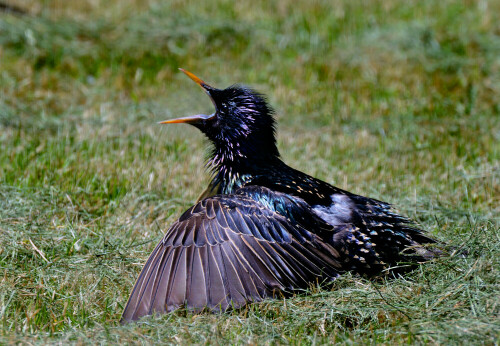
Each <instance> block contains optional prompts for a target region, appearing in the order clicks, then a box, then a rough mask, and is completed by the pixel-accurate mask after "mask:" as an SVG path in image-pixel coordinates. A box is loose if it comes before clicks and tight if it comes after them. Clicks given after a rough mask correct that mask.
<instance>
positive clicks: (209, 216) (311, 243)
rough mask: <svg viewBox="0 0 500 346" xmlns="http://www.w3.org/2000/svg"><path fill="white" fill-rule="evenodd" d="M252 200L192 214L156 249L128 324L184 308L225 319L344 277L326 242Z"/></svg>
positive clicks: (126, 316)
mask: <svg viewBox="0 0 500 346" xmlns="http://www.w3.org/2000/svg"><path fill="white" fill-rule="evenodd" d="M306 227H314V225H300V224H296V223H293V224H292V222H291V221H290V220H289V219H288V218H287V217H285V216H283V215H281V214H279V213H278V212H277V211H275V210H272V209H271V208H270V207H269V206H265V205H262V204H260V203H259V201H258V200H255V199H252V198H250V197H248V196H245V195H241V194H238V195H217V196H214V197H210V198H207V199H205V200H202V201H201V202H198V203H197V204H196V205H194V206H193V207H192V208H190V209H188V210H187V211H186V212H185V213H184V214H183V215H182V216H181V217H180V218H179V220H178V221H176V222H175V223H174V224H173V225H172V227H171V228H170V229H169V230H168V231H167V232H166V235H165V237H164V238H163V240H162V241H161V242H160V244H158V246H157V247H156V248H155V249H154V251H153V253H152V254H151V256H150V258H149V259H148V261H147V262H146V265H145V266H144V268H143V270H142V272H141V274H140V275H139V278H138V280H137V282H136V284H135V286H134V289H133V291H132V294H131V296H130V298H129V301H128V303H127V306H126V307H125V311H124V313H123V316H122V321H130V320H136V319H139V318H140V317H142V316H145V315H150V314H154V313H164V312H166V311H172V310H175V309H177V308H179V307H181V306H185V307H186V308H187V309H190V310H193V311H201V310H203V309H205V308H208V309H211V310H215V311H219V310H221V311H225V310H227V309H229V308H231V307H235V308H238V307H241V306H244V305H245V304H247V303H249V302H253V301H260V300H262V299H264V298H268V297H273V296H275V295H276V294H277V293H278V292H281V291H284V290H292V289H299V288H304V287H306V285H307V284H308V283H309V282H315V281H316V280H318V278H321V277H329V278H334V277H336V276H337V273H338V269H339V265H338V262H337V260H336V258H335V256H336V253H335V251H332V249H330V248H329V247H328V246H329V245H328V244H326V243H325V242H324V241H323V240H322V239H321V238H320V237H318V236H316V235H314V234H312V233H311V232H309V231H308V230H306Z"/></svg>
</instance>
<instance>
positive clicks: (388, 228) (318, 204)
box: [122, 71, 438, 321]
mask: <svg viewBox="0 0 500 346" xmlns="http://www.w3.org/2000/svg"><path fill="white" fill-rule="evenodd" d="M184 72H185V73H186V74H188V76H190V77H191V78H192V79H193V80H194V81H195V82H196V83H198V84H199V85H200V86H202V87H203V89H204V90H205V91H206V92H207V94H208V95H209V96H210V98H211V99H212V102H213V104H214V106H215V108H216V109H215V112H214V114H212V115H197V116H192V117H186V118H180V119H174V120H169V121H165V122H163V123H180V122H184V123H190V124H192V125H194V126H196V127H197V128H198V129H200V130H201V131H202V132H203V133H204V134H205V135H206V136H207V137H208V139H209V140H210V141H211V142H212V144H213V148H212V151H211V152H210V158H209V161H208V166H209V167H210V169H211V170H212V172H213V179H212V181H211V183H210V185H209V188H208V189H207V192H206V193H204V194H203V195H202V197H201V200H199V201H198V202H197V203H196V204H195V205H194V206H192V207H191V208H189V209H188V210H187V211H186V212H185V213H184V214H183V215H182V216H181V217H180V218H179V220H177V221H176V222H175V223H174V224H173V225H172V226H171V227H170V228H169V229H168V230H167V232H166V234H165V237H164V238H163V240H162V241H161V242H160V243H159V244H158V245H157V246H156V248H155V249H154V251H153V253H152V254H151V256H150V258H149V259H148V261H147V263H146V265H145V266H144V269H143V270H142V272H141V274H140V276H139V278H138V280H137V282H136V284H135V286H134V289H133V291H132V293H131V296H130V298H129V301H128V303H127V306H126V308H125V311H124V313H123V317H122V320H123V321H131V320H136V319H138V318H140V317H142V316H145V315H150V314H153V313H164V312H167V311H172V310H175V309H177V308H179V307H183V306H184V307H186V308H187V309H189V310H193V311H201V310H204V309H208V310H214V311H225V310H227V309H229V308H238V307H241V306H244V305H245V304H247V303H249V302H255V301H260V300H262V299H264V298H270V297H275V296H276V295H281V294H287V293H290V292H293V291H295V290H297V289H303V288H307V287H308V285H310V284H311V283H317V282H325V281H326V282H327V281H331V280H334V279H335V278H336V277H338V275H340V274H342V273H343V272H346V271H354V272H357V273H360V274H365V275H369V276H373V275H378V274H380V273H381V272H382V271H383V270H384V269H387V268H390V267H391V266H394V265H396V264H398V263H400V262H409V263H416V262H419V261H424V260H426V259H429V258H432V257H434V256H435V254H437V253H438V251H434V250H431V249H429V248H427V247H426V246H425V244H430V243H434V242H435V241H434V240H433V239H431V238H429V237H427V236H426V235H424V234H423V232H422V231H421V230H419V229H417V228H415V226H414V225H413V224H412V222H411V221H410V220H408V219H407V218H405V217H403V216H400V215H398V214H397V213H396V212H395V211H394V210H393V209H392V207H391V206H390V205H389V204H388V203H385V202H382V201H379V200H376V199H372V198H367V197H363V196H359V195H355V194H353V193H350V192H347V191H344V190H341V189H339V188H337V187H335V186H332V185H330V184H328V183H326V182H324V181H321V180H319V179H316V178H313V177H311V176H309V175H307V174H305V173H302V172H300V171H298V170H295V169H293V168H291V167H289V166H287V165H286V164H285V163H284V162H283V161H282V160H281V159H280V155H279V151H278V149H277V146H276V140H275V122H274V118H273V111H272V109H271V108H270V107H269V105H268V104H267V102H266V100H265V99H264V97H263V96H262V95H260V94H259V93H257V92H255V91H253V90H251V89H249V88H245V87H240V86H231V87H229V88H227V89H223V90H219V89H216V88H213V87H211V86H209V85H208V84H206V83H205V82H203V81H202V80H201V79H199V78H198V77H196V76H194V75H192V74H191V73H189V72H187V71H184Z"/></svg>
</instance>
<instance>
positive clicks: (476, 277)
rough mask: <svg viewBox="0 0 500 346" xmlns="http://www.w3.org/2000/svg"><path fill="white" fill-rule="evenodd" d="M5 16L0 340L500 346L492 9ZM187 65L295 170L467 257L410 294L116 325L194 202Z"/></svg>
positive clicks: (56, 5)
mask: <svg viewBox="0 0 500 346" xmlns="http://www.w3.org/2000/svg"><path fill="white" fill-rule="evenodd" d="M10 3H13V4H17V5H18V6H20V7H22V8H25V9H27V10H28V13H29V14H28V15H24V16H20V15H14V14H7V13H0V129H1V131H0V145H1V147H2V148H3V150H1V151H0V167H1V170H0V344H4V343H62V344H66V343H67V342H71V343H79V344H80V343H92V344H95V343H136V342H137V343H139V342H140V343H146V344H149V343H158V342H167V343H188V342H189V343H193V342H194V343H255V344H256V343H259V344H260V343H266V344H275V343H276V344H311V343H318V344H321V343H331V342H343V343H363V344H372V343H383V344H402V343H454V344H470V343H476V344H498V343H499V342H500V322H499V314H500V305H499V303H498V301H499V297H500V292H499V291H500V290H499V278H500V274H499V268H500V263H499V258H500V251H499V250H500V249H499V248H500V246H499V245H500V241H499V238H500V233H499V230H500V227H499V226H500V121H499V118H500V59H499V58H498V57H499V56H500V25H499V23H500V4H499V3H498V2H497V1H493V0H491V1H487V0H484V1H465V2H464V1H452V0H443V1H439V2H435V1H431V0H423V1H418V2H400V1H395V0H386V1H373V2H363V1H347V0H345V1H336V2H334V3H332V2H331V1H312V2H311V1H303V2H297V1H288V0H280V1H275V2H269V1H261V0H257V1H252V2H239V3H236V4H235V3H233V2H232V1H218V2H216V3H215V2H210V3H209V2H201V1H199V2H185V1H172V2H168V3H167V2H161V1H146V0H143V1H140V0H135V1H134V0H128V1H118V0H112V1H90V0H88V1H79V2H69V1H31V0H18V1H14V0H12V1H10ZM178 67H184V68H186V69H188V70H190V71H193V72H194V73H196V74H197V75H199V76H201V77H203V78H204V79H205V80H206V81H207V82H209V83H211V84H214V85H215V86H220V87H223V86H227V85H229V84H232V83H236V82H241V83H245V84H248V85H251V86H253V87H255V88H257V89H258V90H260V91H261V92H263V93H265V94H267V95H268V96H269V100H270V102H271V103H272V105H273V106H275V108H276V110H277V119H278V123H279V128H278V130H279V147H280V149H281V153H282V155H283V157H284V159H285V160H286V161H287V162H288V163H289V164H291V165H292V166H293V167H296V168H299V169H301V170H304V171H306V172H308V173H310V174H312V175H315V176H317V177H319V178H321V179H324V180H326V181H329V182H332V183H334V184H336V185H337V186H339V187H341V188H344V189H348V190H350V191H353V192H356V193H359V194H364V195H368V196H372V197H375V198H380V199H383V200H387V201H390V202H392V203H394V204H396V205H397V206H398V207H399V208H400V209H401V210H402V211H403V212H404V213H405V214H407V215H409V216H410V217H412V218H414V219H416V220H417V221H418V222H419V223H420V224H421V226H422V227H423V228H425V229H426V230H428V231H429V232H430V233H431V234H432V235H433V236H434V237H436V238H438V239H439V240H442V241H444V242H447V243H449V244H451V245H453V246H456V247H460V248H461V247H463V248H465V249H467V250H468V251H469V253H470V254H469V256H468V257H467V258H461V257H460V256H456V255H453V254H452V255H450V256H448V257H445V258H442V259H439V260H436V261H434V262H431V263H426V264H423V265H422V266H421V267H419V268H418V269H417V270H415V271H414V272H412V273H410V274H409V275H407V276H405V277H399V278H393V279H389V278H381V279H379V280H373V281H368V280H365V279H363V278H360V277H357V276H352V275H345V276H344V277H343V278H341V279H339V280H338V281H337V282H336V283H335V286H334V287H333V289H332V290H326V289H319V288H316V287H312V288H311V290H310V292H309V294H306V295H297V296H294V297H292V298H291V299H287V300H275V301H266V302H263V303H260V304H255V305H252V306H249V307H248V308H246V309H243V310H241V311H237V312H232V313H227V314H221V315H209V314H201V315H194V314H191V313H188V312H185V311H179V312H176V313H172V314H169V315H166V316H162V317H160V318H147V319H144V320H142V321H141V322H139V323H136V324H130V325H126V326H120V325H119V323H118V320H119V318H120V314H121V312H122V310H123V307H124V305H125V303H126V299H127V298H128V294H129V291H130V289H131V288H132V285H133V283H134V281H135V279H136V277H137V275H138V273H139V271H140V269H141V266H142V264H143V263H144V262H145V260H146V258H147V256H148V254H149V252H150V251H151V250H152V248H153V247H154V245H155V244H156V242H157V241H159V239H161V237H162V234H163V231H164V230H165V229H166V228H167V227H168V225H169V224H170V223H172V222H173V220H175V219H176V217H178V216H179V215H180V213H181V212H182V211H183V210H185V209H186V208H187V207H188V206H189V205H191V204H192V203H193V201H194V200H195V199H196V197H197V196H198V194H199V193H200V192H201V191H202V190H203V188H204V187H205V185H206V183H207V181H208V177H207V174H206V173H205V172H204V170H203V159H204V153H205V152H206V150H205V147H206V142H204V140H203V138H202V135H201V134H199V133H197V131H196V130H195V129H192V128H188V127H187V126H182V125H180V126H176V127H174V126H171V127H167V126H165V127H161V126H158V125H156V122H157V121H159V120H163V119H166V118H168V117H172V116H181V115H189V114H195V113H197V112H207V111H210V102H209V101H208V99H207V98H206V96H205V95H203V93H202V92H200V90H199V89H197V87H196V85H194V84H193V83H192V82H191V81H190V80H189V79H187V78H185V76H184V75H182V74H181V73H179V72H178V71H177V68H178Z"/></svg>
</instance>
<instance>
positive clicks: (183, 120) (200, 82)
mask: <svg viewBox="0 0 500 346" xmlns="http://www.w3.org/2000/svg"><path fill="white" fill-rule="evenodd" d="M179 70H181V71H182V72H184V73H185V74H186V75H187V76H188V77H189V78H191V79H192V80H193V81H194V82H195V83H196V84H198V85H199V86H201V87H202V88H203V90H205V92H206V93H207V94H208V96H210V100H211V101H212V103H213V104H214V106H215V110H216V111H217V106H216V104H215V102H214V99H213V98H212V95H211V94H210V91H211V90H215V88H213V87H211V86H210V85H208V84H207V83H205V82H204V81H203V80H202V79H201V78H198V77H196V76H195V75H194V74H192V73H191V72H189V71H186V70H184V69H182V68H180V69H179ZM215 113H216V112H214V113H213V114H210V115H205V114H198V115H191V116H188V117H182V118H176V119H170V120H164V121H160V122H159V123H158V124H179V123H186V124H196V123H198V122H201V121H204V120H210V119H212V118H214V117H215Z"/></svg>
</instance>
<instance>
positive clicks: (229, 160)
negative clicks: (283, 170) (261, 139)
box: [208, 143, 286, 194]
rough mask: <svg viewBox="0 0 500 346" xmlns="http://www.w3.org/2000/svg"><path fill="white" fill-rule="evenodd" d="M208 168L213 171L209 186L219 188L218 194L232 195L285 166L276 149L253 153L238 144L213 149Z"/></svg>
mask: <svg viewBox="0 0 500 346" xmlns="http://www.w3.org/2000/svg"><path fill="white" fill-rule="evenodd" d="M208 166H209V167H210V168H211V169H212V170H213V172H214V177H213V179H212V182H211V184H212V185H213V186H219V188H218V192H219V193H224V194H228V193H232V192H234V191H235V190H236V189H238V188H239V187H241V186H243V185H245V184H246V183H247V182H249V181H251V180H254V179H256V178H257V177H260V176H262V175H265V174H268V173H269V172H270V171H275V170H279V168H280V167H282V166H286V165H285V164H284V163H283V161H281V159H280V158H279V152H278V151H277V149H275V150H273V148H271V149H270V150H268V151H266V152H258V153H255V152H253V151H252V150H249V149H246V148H244V147H242V146H239V145H238V144H234V143H233V144H232V145H231V144H229V143H228V144H226V145H225V146H220V147H215V148H214V150H213V152H212V154H211V155H210V159H209V161H208Z"/></svg>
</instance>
